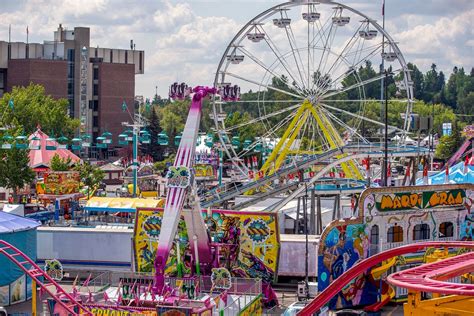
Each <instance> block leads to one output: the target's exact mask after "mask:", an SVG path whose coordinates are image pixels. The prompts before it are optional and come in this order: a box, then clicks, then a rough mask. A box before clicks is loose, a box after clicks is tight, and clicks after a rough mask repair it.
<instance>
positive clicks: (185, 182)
mask: <svg viewBox="0 0 474 316" xmlns="http://www.w3.org/2000/svg"><path fill="white" fill-rule="evenodd" d="M166 179H167V180H168V183H167V186H168V188H183V189H184V188H187V187H188V186H189V183H190V172H189V168H188V167H186V166H179V167H174V166H172V167H169V168H168V172H167V173H166Z"/></svg>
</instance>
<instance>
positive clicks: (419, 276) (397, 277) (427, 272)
mask: <svg viewBox="0 0 474 316" xmlns="http://www.w3.org/2000/svg"><path fill="white" fill-rule="evenodd" d="M473 267H474V252H468V253H466V254H463V255H459V256H456V257H451V258H448V259H444V260H441V261H437V262H434V263H430V264H424V265H422V266H419V267H415V268H411V269H407V270H404V271H400V272H397V273H393V274H391V275H389V277H388V278H387V281H388V283H390V284H392V285H395V286H398V287H403V288H407V289H411V290H415V291H420V292H429V293H441V294H450V295H463V296H474V284H460V283H450V282H444V281H443V280H447V279H449V278H452V277H456V276H459V275H462V274H465V273H470V272H472V271H474V269H473Z"/></svg>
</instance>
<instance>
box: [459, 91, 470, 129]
mask: <svg viewBox="0 0 474 316" xmlns="http://www.w3.org/2000/svg"><path fill="white" fill-rule="evenodd" d="M457 113H460V114H461V120H462V121H464V122H466V123H472V121H473V116H472V115H473V114H474V92H469V94H468V95H467V96H465V97H463V98H461V99H459V101H458V108H457Z"/></svg>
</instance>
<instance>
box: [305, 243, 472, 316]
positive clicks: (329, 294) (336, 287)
mask: <svg viewBox="0 0 474 316" xmlns="http://www.w3.org/2000/svg"><path fill="white" fill-rule="evenodd" d="M429 247H451V248H470V249H474V242H470V241H450V242H448V241H445V242H441V241H432V242H422V243H414V244H410V245H406V246H402V247H398V248H393V249H390V250H386V251H383V252H381V253H378V254H376V255H373V256H371V257H369V258H367V259H364V260H362V261H360V262H359V263H357V264H356V265H354V266H353V267H352V268H350V269H349V270H347V271H346V272H345V273H343V274H342V275H341V276H340V277H338V278H337V279H336V280H334V282H332V283H331V284H330V285H329V286H328V287H327V288H326V289H325V290H324V291H322V292H321V293H319V294H318V295H317V296H316V297H315V298H314V299H313V300H312V301H311V302H310V303H309V304H308V305H306V306H305V308H303V309H302V310H301V311H300V312H299V313H298V316H309V315H313V314H314V313H316V312H318V311H319V310H320V309H321V307H323V306H324V305H325V304H326V303H327V302H329V300H330V299H331V298H333V297H334V296H335V295H337V293H339V292H340V291H341V290H342V289H343V288H344V286H346V285H347V284H348V283H349V282H351V281H352V280H353V279H354V278H356V277H357V276H358V275H360V274H362V273H364V272H365V271H367V270H368V269H370V268H372V267H373V266H375V265H377V264H379V263H381V262H382V261H385V260H388V259H390V258H393V257H395V256H401V255H405V254H408V253H413V252H417V251H421V250H423V249H426V248H429ZM440 283H442V285H444V283H443V282H440ZM457 285H458V286H459V287H462V286H464V285H465V284H457ZM439 290H440V291H442V290H443V289H442V288H440V289H439ZM445 290H446V291H448V288H445ZM438 293H439V292H438ZM442 293H445V292H442Z"/></svg>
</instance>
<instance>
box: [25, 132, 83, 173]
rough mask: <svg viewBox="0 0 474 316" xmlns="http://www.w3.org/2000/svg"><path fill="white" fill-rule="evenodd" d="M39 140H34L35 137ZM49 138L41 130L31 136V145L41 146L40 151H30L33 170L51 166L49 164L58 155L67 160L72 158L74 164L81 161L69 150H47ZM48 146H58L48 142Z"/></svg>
mask: <svg viewBox="0 0 474 316" xmlns="http://www.w3.org/2000/svg"><path fill="white" fill-rule="evenodd" d="M35 136H36V137H37V138H39V140H32V138H33V137H35ZM48 137H49V136H48V135H46V134H45V133H43V131H41V130H40V129H39V128H38V129H37V130H36V132H34V133H33V134H31V135H30V137H29V140H30V145H33V146H38V145H39V146H41V147H40V149H38V150H30V154H29V157H30V167H31V168H37V167H44V166H49V163H50V161H51V159H52V158H53V157H54V155H56V154H58V155H59V157H60V158H63V159H67V158H68V157H69V158H71V160H72V161H73V162H78V161H80V160H81V159H80V158H79V157H78V156H76V155H75V154H74V153H72V152H71V151H69V150H67V149H59V148H57V149H56V150H47V149H46V139H47V138H48ZM48 145H55V146H58V143H57V142H48Z"/></svg>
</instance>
